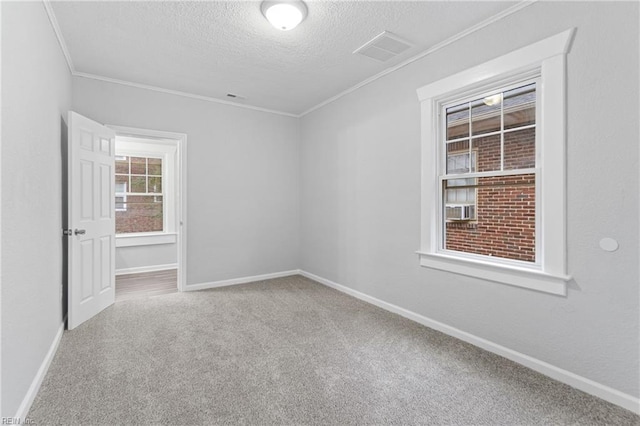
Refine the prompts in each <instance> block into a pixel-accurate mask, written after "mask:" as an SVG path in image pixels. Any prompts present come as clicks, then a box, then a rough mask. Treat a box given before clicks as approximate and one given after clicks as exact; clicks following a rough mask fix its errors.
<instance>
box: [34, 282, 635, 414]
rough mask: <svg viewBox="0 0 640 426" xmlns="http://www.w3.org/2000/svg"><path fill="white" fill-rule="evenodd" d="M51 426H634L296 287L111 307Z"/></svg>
mask: <svg viewBox="0 0 640 426" xmlns="http://www.w3.org/2000/svg"><path fill="white" fill-rule="evenodd" d="M29 416H30V417H31V418H32V420H33V421H35V422H36V424H38V425H43V424H65V425H67V424H83V425H101V424H105V425H106V424H109V425H112V424H170V425H183V424H251V425H262V424H296V425H298V424H318V425H348V424H380V425H382V424H398V425H400V424H403V425H404V424H464V425H477V424H490V425H495V424H505V425H533V424H553V425H556V424H580V425H588V424H618V425H626V424H635V425H637V424H640V418H639V417H638V416H636V415H634V414H633V413H631V412H629V411H627V410H624V409H622V408H618V407H616V406H614V405H611V404H609V403H606V402H604V401H602V400H599V399H597V398H594V397H591V396H589V395H587V394H585V393H582V392H580V391H577V390H575V389H572V388H570V387H569V386H566V385H564V384H561V383H559V382H556V381H553V380H551V379H548V378H546V377H544V376H542V375H540V374H538V373H535V372H534V371H532V370H529V369H527V368H525V367H522V366H520V365H518V364H515V363H513V362H511V361H508V360H506V359H504V358H501V357H499V356H497V355H493V354H491V353H489V352H486V351H483V350H481V349H478V348H476V347H474V346H471V345H469V344H466V343H464V342H461V341H459V340H457V339H454V338H451V337H448V336H446V335H444V334H442V333H439V332H436V331H433V330H431V329H429V328H426V327H423V326H421V325H419V324H416V323H414V322H411V321H409V320H406V319H404V318H402V317H399V316H397V315H394V314H391V313H388V312H386V311H384V310H382V309H379V308H377V307H374V306H372V305H369V304H366V303H364V302H361V301H359V300H357V299H354V298H352V297H349V296H346V295H344V294H342V293H340V292H338V291H335V290H332V289H329V288H327V287H324V286H322V285H321V284H317V283H315V282H313V281H311V280H308V279H306V278H303V277H300V276H293V277H287V278H280V279H275V280H269V281H263V282H259V283H252V284H244V285H238V286H233V287H226V288H220V289H213V290H206V291H200V292H193V293H176V294H169V295H163V296H158V297H154V298H149V299H136V300H130V301H124V302H119V303H116V304H115V305H114V306H112V307H110V308H108V309H107V310H105V311H104V312H102V313H101V314H100V315H98V316H97V317H96V318H93V319H92V320H90V321H88V322H87V323H85V324H84V325H82V326H80V327H79V328H77V329H76V330H73V331H66V332H65V333H64V335H63V337H62V342H61V343H60V347H59V349H58V352H57V354H56V356H55V359H54V360H53V362H52V364H51V367H50V369H49V372H48V374H47V376H46V378H45V380H44V383H43V385H42V388H41V390H40V393H39V394H38V396H37V397H36V400H35V402H34V404H33V406H32V409H31V411H30V413H29Z"/></svg>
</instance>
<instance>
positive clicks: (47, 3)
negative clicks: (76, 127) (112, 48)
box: [42, 0, 539, 118]
mask: <svg viewBox="0 0 640 426" xmlns="http://www.w3.org/2000/svg"><path fill="white" fill-rule="evenodd" d="M538 1H539V0H522V1H520V2H518V3H516V4H515V5H513V6H511V7H509V8H507V9H505V10H503V11H501V12H499V13H497V14H495V15H493V16H492V17H490V18H488V19H485V20H484V21H482V22H479V23H478V24H475V25H473V26H471V27H469V28H467V29H466V30H464V31H461V32H459V33H458V34H456V35H454V36H452V37H449V38H448V39H446V40H444V41H442V42H440V43H438V44H436V45H434V46H432V47H430V48H428V49H427V50H424V51H422V52H421V53H418V54H417V55H415V56H412V57H411V58H409V59H407V60H405V61H403V62H401V63H399V64H397V65H394V66H392V67H389V68H387V69H385V70H383V71H381V72H379V73H378V74H376V75H374V76H372V77H369V78H367V79H366V80H363V81H361V82H360V83H358V84H356V85H355V86H352V87H350V88H349V89H346V90H344V91H342V92H340V93H338V94H337V95H335V96H332V97H330V98H328V99H326V100H324V101H322V102H320V103H319V104H317V105H315V106H313V107H311V108H309V109H307V110H306V111H304V112H302V113H299V114H295V113H290V112H285V111H279V110H274V109H269V108H262V107H257V106H253V105H246V104H240V103H237V102H231V101H226V100H223V99H218V98H212V97H209V96H203V95H197V94H195V93H188V92H183V91H180V90H173V89H167V88H163V87H158V86H152V85H148V84H142V83H135V82H132V81H127V80H120V79H116V78H111V77H106V76H101V75H97V74H90V73H84V72H79V71H76V69H75V67H74V65H73V61H72V60H71V55H70V54H69V49H68V48H67V44H66V42H65V40H64V38H63V37H62V32H61V31H60V27H59V25H58V20H57V19H56V16H55V14H54V12H53V8H52V7H51V0H42V2H43V4H44V7H45V9H46V11H47V15H48V16H49V21H50V22H51V26H52V27H53V31H54V32H55V34H56V37H57V39H58V43H59V44H60V48H61V49H62V53H63V54H64V57H65V59H66V61H67V65H68V66H69V71H70V72H71V75H73V76H75V77H83V78H89V79H93V80H99V81H105V82H109V83H114V84H120V85H123V86H130V87H136V88H139V89H146V90H152V91H155V92H160V93H166V94H171V95H175V96H183V97H187V98H192V99H198V100H202V101H207V102H214V103H218V104H223V105H228V106H234V107H238V108H244V109H250V110H254V111H261V112H267V113H271V114H277V115H282V116H286V117H293V118H301V117H304V116H305V115H307V114H309V113H311V112H313V111H315V110H317V109H320V108H322V107H324V106H326V105H328V104H330V103H332V102H334V101H337V100H338V99H340V98H342V97H343V96H346V95H348V94H349V93H352V92H355V91H356V90H358V89H360V88H361V87H364V86H366V85H368V84H370V83H373V82H374V81H376V80H378V79H380V78H382V77H384V76H385V75H388V74H391V73H392V72H395V71H397V70H399V69H401V68H404V67H406V66H407V65H409V64H411V63H413V62H415V61H417V60H419V59H422V58H424V57H425V56H428V55H430V54H432V53H434V52H437V51H438V50H440V49H442V48H444V47H446V46H448V45H450V44H452V43H454V42H456V41H458V40H460V39H462V38H464V37H466V36H468V35H470V34H473V33H475V32H476V31H479V30H481V29H483V28H485V27H487V26H489V25H491V24H493V23H495V22H497V21H500V20H501V19H503V18H506V17H507V16H510V15H512V14H514V13H516V12H518V11H520V10H522V9H524V8H526V7H528V6H530V5H532V4H534V3H536V2H538Z"/></svg>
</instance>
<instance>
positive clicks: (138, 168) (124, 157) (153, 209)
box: [107, 126, 186, 302]
mask: <svg viewBox="0 0 640 426" xmlns="http://www.w3.org/2000/svg"><path fill="white" fill-rule="evenodd" d="M107 127H110V128H111V129H113V130H114V131H115V133H116V140H115V176H114V180H115V203H114V209H115V218H116V236H115V239H116V259H115V261H116V267H115V274H116V277H115V291H116V299H115V300H116V302H118V301H123V300H130V299H135V298H144V297H152V296H157V295H164V294H168V293H173V292H177V291H182V289H183V288H184V285H185V284H186V271H185V268H184V267H183V265H185V264H186V223H185V222H186V221H185V218H186V168H185V164H186V135H184V134H180V133H170V132H161V131H154V130H145V129H136V128H130V127H121V126H107Z"/></svg>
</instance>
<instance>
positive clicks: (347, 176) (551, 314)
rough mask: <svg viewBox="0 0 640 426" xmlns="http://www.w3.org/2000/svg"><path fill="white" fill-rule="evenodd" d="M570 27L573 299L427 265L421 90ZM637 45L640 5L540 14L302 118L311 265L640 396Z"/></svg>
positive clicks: (305, 262) (525, 13) (517, 19)
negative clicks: (423, 256) (611, 243)
mask: <svg viewBox="0 0 640 426" xmlns="http://www.w3.org/2000/svg"><path fill="white" fill-rule="evenodd" d="M574 26H575V27H577V34H576V37H575V40H574V43H573V48H572V49H571V52H570V54H569V55H568V147H567V149H568V154H567V158H568V262H569V272H570V273H571V274H573V276H574V277H575V283H574V284H572V285H571V288H570V290H569V295H568V297H566V298H564V297H557V296H552V295H548V294H543V293H538V292H535V291H529V290H525V289H522V288H515V287H509V286H506V285H502V284H496V283H492V282H486V281H481V280H478V279H473V278H470V277H463V276H458V275H455V274H451V273H446V272H440V271H436V270H430V269H426V268H421V267H420V266H419V265H418V259H417V256H416V255H415V254H414V251H415V250H417V249H418V248H419V246H420V106H419V103H418V100H417V96H416V89H417V88H419V87H422V86H424V85H426V84H428V83H430V82H433V81H436V80H438V79H440V78H443V77H445V76H447V75H450V74H453V73H456V72H459V71H462V70H464V69H466V68H469V67H471V66H474V65H477V64H480V63H482V62H485V61H487V60H490V59H492V58H495V57H497V56H500V55H502V54H505V53H507V52H509V51H511V50H514V49H517V48H519V47H522V46H525V45H527V44H530V43H533V42H536V41H538V40H541V39H543V38H545V37H548V36H551V35H554V34H557V33H559V32H561V31H563V30H566V29H567V28H570V27H574ZM638 36H639V34H638V4H637V3H635V4H634V3H615V4H613V3H609V2H607V3H583V2H580V3H536V4H534V5H532V6H529V7H527V8H525V9H523V10H521V11H520V12H518V13H516V14H514V15H512V16H510V17H508V18H506V19H504V20H501V21H499V22H496V23H495V24H493V25H490V26H488V27H486V28H484V29H482V30H480V31H478V32H476V33H474V34H472V35H470V36H468V37H465V38H463V39H461V40H459V41H457V42H455V43H453V44H451V45H449V46H447V47H445V48H444V49H442V50H439V51H437V52H435V53H433V54H431V55H429V56H427V57H425V58H423V59H421V60H419V61H417V62H414V63H413V64H411V65H408V66H406V67H405V68H403V69H401V70H399V71H397V72H394V73H392V74H389V75H387V76H385V77H383V78H381V79H379V80H377V81H375V82H374V83H372V84H369V85H367V86H365V87H363V88H361V89H359V90H357V91H355V92H353V93H351V94H349V95H347V96H345V97H343V98H341V99H340V100H338V101H336V102H334V103H331V104H329V105H327V106H325V107H323V108H321V109H319V110H317V111H315V112H313V113H311V114H309V115H307V116H305V117H304V118H303V119H302V120H301V133H302V148H301V180H302V187H301V194H302V195H301V229H302V233H301V238H302V262H301V267H302V269H304V270H306V271H308V272H311V273H313V274H317V275H319V276H322V277H324V278H327V279H330V280H332V281H335V282H337V283H340V284H343V285H346V286H348V287H350V288H353V289H355V290H358V291H361V292H363V293H366V294H368V295H371V296H374V297H376V298H379V299H382V300H384V301H386V302H390V303H393V304H395V305H398V306H400V307H403V308H406V309H409V310H411V311H413V312H416V313H419V314H422V315H424V316H427V317H429V318H432V319H435V320H437V321H440V322H443V323H445V324H448V325H450V326H453V327H456V328H458V329H461V330H463V331H466V332H469V333H472V334H474V335H476V336H479V337H482V338H485V339H488V340H490V341H493V342H496V343H498V344H500V345H503V346H506V347H508V348H511V349H513V350H516V351H519V352H521V353H524V354H527V355H530V356H533V357H535V358H538V359H540V360H543V361H546V362H549V363H550V364H553V365H555V366H558V367H560V368H563V369H566V370H568V371H571V372H574V373H576V374H579V375H581V376H584V377H587V378H589V379H592V380H595V381H596V382H599V383H602V384H605V385H608V386H610V387H612V388H615V389H618V390H620V391H622V392H625V393H627V394H630V395H633V396H636V397H638V396H639V395H640V389H639V386H640V381H639V365H638V364H639V363H638V359H639V357H638V355H639V354H638V351H639V347H640V345H639V343H640V342H639V335H640V333H639V327H638V321H639V319H638V311H639V306H638V303H639V284H638V254H639V253H638V193H639V188H638V139H639V132H638V114H639V108H638V47H639V46H638ZM622 212H624V213H622ZM603 237H613V238H615V239H617V240H618V241H619V243H620V249H619V250H618V251H616V252H613V253H610V252H604V251H603V250H601V249H600V248H599V247H598V242H599V240H600V239H601V238H603Z"/></svg>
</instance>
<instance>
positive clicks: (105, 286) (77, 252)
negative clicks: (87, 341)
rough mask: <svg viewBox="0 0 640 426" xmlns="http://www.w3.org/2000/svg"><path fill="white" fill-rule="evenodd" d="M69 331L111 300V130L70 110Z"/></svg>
mask: <svg viewBox="0 0 640 426" xmlns="http://www.w3.org/2000/svg"><path fill="white" fill-rule="evenodd" d="M68 126H69V145H68V156H69V158H68V179H69V192H68V194H69V228H70V229H69V230H68V232H69V233H70V235H69V240H70V241H69V293H68V294H69V317H68V319H69V322H68V328H69V330H71V329H73V328H75V327H77V326H79V325H80V324H82V323H83V322H84V321H86V320H88V319H89V318H91V317H93V316H94V315H96V314H97V313H99V312H100V311H102V310H103V309H104V308H106V307H107V306H109V305H111V304H113V303H114V301H115V250H116V245H115V231H116V225H115V223H116V222H115V193H114V191H115V182H114V161H115V132H114V131H113V130H111V129H109V128H107V127H105V126H103V125H101V124H99V123H96V122H95V121H92V120H89V119H88V118H86V117H83V116H82V115H80V114H77V113H75V112H73V111H69V121H68Z"/></svg>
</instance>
